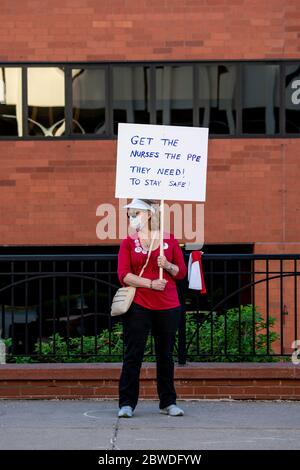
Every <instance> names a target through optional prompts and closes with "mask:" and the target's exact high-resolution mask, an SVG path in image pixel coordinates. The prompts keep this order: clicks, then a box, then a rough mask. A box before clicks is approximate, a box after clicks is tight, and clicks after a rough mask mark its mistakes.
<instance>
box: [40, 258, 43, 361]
mask: <svg viewBox="0 0 300 470" xmlns="http://www.w3.org/2000/svg"><path fill="white" fill-rule="evenodd" d="M41 275H42V262H41V261H39V276H41ZM42 295H43V294H42V279H41V277H40V278H39V354H40V355H41V354H42V333H43V331H42V315H43V312H42V301H43V299H42Z"/></svg>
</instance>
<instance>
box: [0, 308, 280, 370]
mask: <svg viewBox="0 0 300 470" xmlns="http://www.w3.org/2000/svg"><path fill="white" fill-rule="evenodd" d="M253 316H254V332H253ZM225 323H226V331H227V335H226V337H227V347H226V349H225ZM274 323H275V320H274V318H270V319H269V352H270V354H272V352H273V351H272V344H273V343H274V341H276V340H277V339H278V336H279V335H278V334H277V333H275V332H274V331H272V328H273V327H274ZM266 326H267V325H266V322H265V321H264V319H263V316H262V314H261V313H259V312H258V311H257V309H256V307H252V305H245V306H243V305H242V306H241V308H240V325H239V309H238V308H233V309H229V310H227V311H226V315H225V314H217V313H215V312H214V313H212V315H211V316H209V317H204V318H203V317H201V322H200V323H199V321H198V317H197V315H195V314H193V315H187V316H186V342H187V360H188V361H215V362H217V361H222V362H228V361H253V362H259V361H272V360H278V359H277V358H275V357H271V356H266V354H267V334H266ZM197 329H199V330H198V336H199V344H198V347H197V343H198V338H197ZM253 333H254V334H255V341H254V345H255V353H254V351H253ZM239 334H240V344H239ZM177 337H178V333H177ZM5 341H6V344H7V346H8V347H9V346H11V338H10V339H9V340H5ZM152 341H153V340H152V339H151V337H150V336H149V338H148V340H147V344H146V348H145V356H144V361H147V362H153V361H154V360H155V356H154V347H153V343H152ZM175 355H176V351H175ZM122 359H123V338H122V324H121V322H118V323H116V324H115V325H114V327H113V328H112V330H111V332H110V333H109V330H108V329H105V330H103V331H102V332H101V334H99V335H98V336H96V337H94V336H82V337H76V338H69V340H67V339H66V338H63V337H62V336H60V335H59V334H55V335H53V336H50V337H49V338H48V339H47V340H44V341H42V342H41V345H40V343H39V342H37V343H36V344H35V355H34V356H32V357H29V356H14V357H13V358H12V360H14V361H15V362H19V363H25V362H121V361H122Z"/></svg>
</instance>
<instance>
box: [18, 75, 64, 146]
mask: <svg viewBox="0 0 300 470" xmlns="http://www.w3.org/2000/svg"><path fill="white" fill-rule="evenodd" d="M27 74H28V75H27V77H28V98H27V99H28V133H29V135H31V136H49V137H59V136H62V135H64V134H65V113H64V108H65V72H64V69H63V68H59V67H29V68H28V71H27Z"/></svg>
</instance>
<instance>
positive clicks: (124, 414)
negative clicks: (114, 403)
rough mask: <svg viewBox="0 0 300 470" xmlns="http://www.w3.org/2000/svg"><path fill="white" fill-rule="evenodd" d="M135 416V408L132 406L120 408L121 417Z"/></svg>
mask: <svg viewBox="0 0 300 470" xmlns="http://www.w3.org/2000/svg"><path fill="white" fill-rule="evenodd" d="M132 416H133V409H132V408H131V406H122V407H121V408H120V410H119V413H118V417H119V418H131V417H132Z"/></svg>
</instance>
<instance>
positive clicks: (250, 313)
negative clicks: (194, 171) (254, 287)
mask: <svg viewBox="0 0 300 470" xmlns="http://www.w3.org/2000/svg"><path fill="white" fill-rule="evenodd" d="M274 324H275V319H274V318H272V317H270V318H269V354H272V353H273V350H272V344H273V343H274V341H276V340H277V339H278V337H279V335H278V334H277V333H276V332H274V331H272V328H273V327H274ZM266 328H267V324H266V322H265V321H264V319H263V316H262V314H261V313H260V312H258V310H257V308H256V307H253V306H252V305H241V307H240V314H239V309H238V308H232V309H229V310H227V311H226V314H225V313H224V314H217V313H216V312H213V313H212V314H211V315H210V316H209V317H208V318H206V319H205V320H204V321H203V322H202V324H201V325H200V326H199V349H197V340H196V333H195V332H196V330H197V320H196V318H195V317H192V318H190V319H189V320H188V321H187V347H188V360H194V361H199V360H207V361H228V362H230V361H234V362H236V361H254V362H259V361H266V360H268V361H270V360H276V358H275V357H273V358H272V357H270V356H267V357H266V354H267V353H268V348H267V339H268V338H267V333H266V332H267V330H266ZM225 331H226V335H225ZM253 336H254V338H253ZM225 338H226V340H227V341H225ZM239 338H240V341H239ZM226 343H227V344H226Z"/></svg>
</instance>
